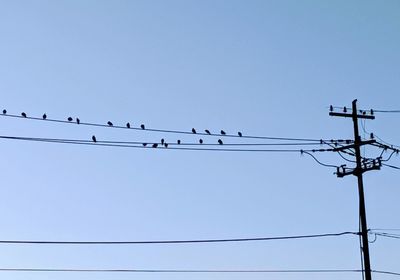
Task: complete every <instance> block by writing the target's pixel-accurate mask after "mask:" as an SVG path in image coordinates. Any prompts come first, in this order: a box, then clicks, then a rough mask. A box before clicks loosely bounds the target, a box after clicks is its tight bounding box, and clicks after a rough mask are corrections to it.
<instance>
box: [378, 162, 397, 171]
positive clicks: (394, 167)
mask: <svg viewBox="0 0 400 280" xmlns="http://www.w3.org/2000/svg"><path fill="white" fill-rule="evenodd" d="M382 165H384V166H387V167H390V168H393V169H397V170H400V167H398V166H394V165H390V164H387V163H382Z"/></svg>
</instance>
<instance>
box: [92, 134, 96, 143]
mask: <svg viewBox="0 0 400 280" xmlns="http://www.w3.org/2000/svg"><path fill="white" fill-rule="evenodd" d="M92 140H93V142H94V143H96V142H97V139H96V136H94V135H93V136H92Z"/></svg>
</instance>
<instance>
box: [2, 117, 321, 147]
mask: <svg viewBox="0 0 400 280" xmlns="http://www.w3.org/2000/svg"><path fill="white" fill-rule="evenodd" d="M0 116H3V117H11V118H19V119H28V120H38V121H46V122H55V123H64V124H77V123H76V122H73V121H68V120H60V119H50V118H46V119H43V118H38V117H29V116H26V117H23V116H19V115H13V114H2V115H1V114H0ZM77 125H83V126H95V127H108V128H118V129H131V130H140V131H151V132H163V133H175V134H190V135H202V136H217V137H235V138H244V139H263V140H282V141H306V142H320V141H321V140H320V139H310V138H290V137H275V136H253V135H243V134H242V133H240V134H241V136H239V134H238V135H236V134H228V133H206V132H197V131H196V133H193V132H192V131H182V130H171V129H158V128H147V127H146V128H141V127H134V126H129V128H128V127H127V126H119V125H112V126H110V125H108V124H100V123H89V122H82V121H79V124H77ZM221 132H222V131H221Z"/></svg>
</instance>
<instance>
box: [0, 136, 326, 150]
mask: <svg viewBox="0 0 400 280" xmlns="http://www.w3.org/2000/svg"><path fill="white" fill-rule="evenodd" d="M0 139H9V140H22V141H34V142H46V143H60V144H75V145H93V146H104V147H119V148H141V149H154V147H153V146H151V144H153V143H148V144H149V145H150V146H143V145H129V144H107V143H97V142H96V143H95V142H93V141H89V140H74V139H54V138H35V137H20V136H4V135H3V136H0ZM157 145H158V144H157ZM218 146H220V147H221V146H223V144H220V145H218ZM157 147H158V146H157ZM158 149H160V147H158ZM161 149H162V150H186V151H217V152H288V153H290V152H301V151H307V152H312V153H314V152H332V151H333V150H332V149H309V150H300V149H229V148H228V149H227V148H187V147H168V148H166V147H164V148H161Z"/></svg>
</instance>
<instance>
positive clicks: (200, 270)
mask: <svg viewBox="0 0 400 280" xmlns="http://www.w3.org/2000/svg"><path fill="white" fill-rule="evenodd" d="M0 271H3V272H5V271H8V272H103V273H104V272H106V273H355V272H357V273H358V272H361V270H359V269H248V270H241V269H238V270H229V269H222V270H220V269H78V268H0ZM376 272H377V273H390V272H386V271H376Z"/></svg>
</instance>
